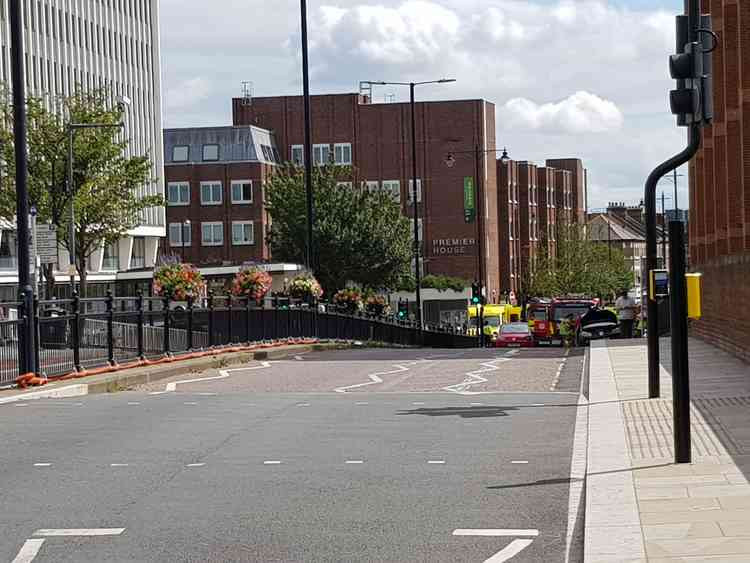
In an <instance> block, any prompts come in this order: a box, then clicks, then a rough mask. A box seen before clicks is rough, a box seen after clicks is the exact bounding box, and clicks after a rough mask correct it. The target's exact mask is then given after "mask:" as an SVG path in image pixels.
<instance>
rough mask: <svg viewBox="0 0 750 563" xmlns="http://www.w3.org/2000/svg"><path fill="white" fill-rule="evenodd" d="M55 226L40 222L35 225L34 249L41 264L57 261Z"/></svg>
mask: <svg viewBox="0 0 750 563" xmlns="http://www.w3.org/2000/svg"><path fill="white" fill-rule="evenodd" d="M57 248H58V247H57V227H55V226H54V225H48V224H46V223H42V224H40V225H37V227H36V251H37V255H38V256H39V259H40V260H41V262H42V264H54V263H55V262H57Z"/></svg>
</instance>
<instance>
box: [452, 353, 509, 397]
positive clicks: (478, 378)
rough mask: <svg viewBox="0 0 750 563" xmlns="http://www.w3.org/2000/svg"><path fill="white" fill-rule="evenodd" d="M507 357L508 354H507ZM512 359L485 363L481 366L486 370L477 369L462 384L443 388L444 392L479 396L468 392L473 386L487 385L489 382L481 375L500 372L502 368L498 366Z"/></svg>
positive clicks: (467, 374) (500, 359)
mask: <svg viewBox="0 0 750 563" xmlns="http://www.w3.org/2000/svg"><path fill="white" fill-rule="evenodd" d="M506 355H507V354H506ZM509 360H510V358H507V357H506V358H496V359H494V360H492V361H489V362H483V363H481V364H479V365H480V366H481V367H484V368H485V369H477V370H474V371H470V372H467V373H466V377H465V378H464V380H463V381H462V382H461V383H457V384H455V385H449V386H448V387H443V391H451V392H452V393H458V394H459V395H479V394H480V393H479V392H475V391H468V390H467V389H468V388H469V387H471V386H472V385H478V384H480V383H487V380H486V379H485V378H484V377H482V375H481V374H483V373H488V372H491V371H498V370H499V369H500V367H499V366H498V365H497V364H498V363H504V362H507V361H509Z"/></svg>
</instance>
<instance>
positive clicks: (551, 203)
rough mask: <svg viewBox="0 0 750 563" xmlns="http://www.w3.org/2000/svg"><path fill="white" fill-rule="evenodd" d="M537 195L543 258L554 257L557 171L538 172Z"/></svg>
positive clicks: (541, 170) (555, 247)
mask: <svg viewBox="0 0 750 563" xmlns="http://www.w3.org/2000/svg"><path fill="white" fill-rule="evenodd" d="M537 181H538V184H539V185H538V186H537V193H538V198H539V206H538V207H539V232H540V234H539V238H540V241H539V243H540V252H541V254H542V255H543V256H549V257H554V256H555V254H556V250H557V204H556V201H555V190H556V184H555V169H554V168H549V167H543V168H539V169H538V170H537Z"/></svg>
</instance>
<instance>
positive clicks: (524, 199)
mask: <svg viewBox="0 0 750 563" xmlns="http://www.w3.org/2000/svg"><path fill="white" fill-rule="evenodd" d="M537 170H538V168H537V166H536V165H535V164H532V163H530V162H519V163H518V188H519V195H518V204H519V210H520V216H521V228H520V234H521V244H520V246H521V266H520V268H521V272H520V273H521V280H522V282H523V280H524V279H527V278H528V276H529V274H530V273H531V272H533V271H534V269H535V268H536V263H537V259H538V257H539V211H538V205H537V203H538V194H537ZM521 288H523V283H522V285H521Z"/></svg>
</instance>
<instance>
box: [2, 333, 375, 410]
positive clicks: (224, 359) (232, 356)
mask: <svg viewBox="0 0 750 563" xmlns="http://www.w3.org/2000/svg"><path fill="white" fill-rule="evenodd" d="M368 344H369V343H354V342H348V341H335V342H319V343H316V344H301V345H290V346H282V347H279V348H270V349H266V350H258V351H247V352H235V353H228V354H216V355H211V356H205V357H202V358H194V359H190V360H183V361H179V362H175V363H171V364H160V365H156V366H145V367H139V368H133V369H129V370H125V371H122V372H113V373H108V374H104V375H92V376H90V377H82V378H80V379H75V380H65V381H59V382H54V383H50V384H48V385H45V386H44V387H42V388H34V389H26V390H20V389H17V390H13V391H9V392H8V393H9V394H8V395H7V396H0V405H3V404H7V403H16V402H19V401H30V400H36V399H51V398H57V399H59V398H65V397H79V396H83V395H93V394H97V393H115V392H118V391H124V390H125V389H128V388H131V387H134V386H136V385H144V384H148V383H153V382H156V381H159V380H162V379H167V378H170V377H174V376H177V375H184V374H190V373H198V372H202V371H205V370H208V369H215V368H219V367H224V366H227V365H236V364H241V363H245V362H249V361H253V360H257V361H260V360H280V359H283V358H285V357H288V356H294V355H298V354H301V353H307V352H313V351H324V350H344V349H349V348H353V347H355V346H367V345H368Z"/></svg>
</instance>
